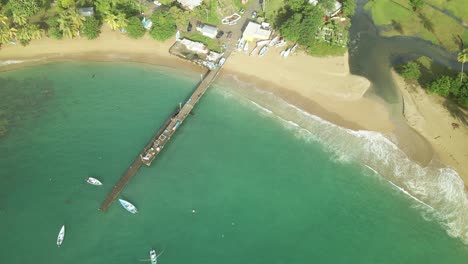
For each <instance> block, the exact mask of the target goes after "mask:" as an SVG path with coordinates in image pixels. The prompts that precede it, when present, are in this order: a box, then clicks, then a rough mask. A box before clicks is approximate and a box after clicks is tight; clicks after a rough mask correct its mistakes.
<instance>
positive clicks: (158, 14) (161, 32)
mask: <svg viewBox="0 0 468 264" xmlns="http://www.w3.org/2000/svg"><path fill="white" fill-rule="evenodd" d="M151 21H152V22H153V26H152V27H151V30H150V36H151V37H152V38H154V39H156V40H160V41H164V40H167V39H169V38H170V37H172V36H174V34H175V33H176V21H175V19H174V18H173V17H172V16H171V14H170V13H169V12H167V11H162V10H156V11H155V12H154V13H153V15H152V16H151Z"/></svg>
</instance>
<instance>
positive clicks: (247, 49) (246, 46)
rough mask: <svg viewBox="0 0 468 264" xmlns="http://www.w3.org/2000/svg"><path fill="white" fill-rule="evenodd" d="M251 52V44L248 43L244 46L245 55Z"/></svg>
mask: <svg viewBox="0 0 468 264" xmlns="http://www.w3.org/2000/svg"><path fill="white" fill-rule="evenodd" d="M248 52H249V43H248V42H245V45H244V53H245V54H247V53H248Z"/></svg>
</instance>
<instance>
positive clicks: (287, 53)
mask: <svg viewBox="0 0 468 264" xmlns="http://www.w3.org/2000/svg"><path fill="white" fill-rule="evenodd" d="M290 52H291V49H287V50H285V51H284V54H283V57H285V58H287V57H288V56H289V53H290Z"/></svg>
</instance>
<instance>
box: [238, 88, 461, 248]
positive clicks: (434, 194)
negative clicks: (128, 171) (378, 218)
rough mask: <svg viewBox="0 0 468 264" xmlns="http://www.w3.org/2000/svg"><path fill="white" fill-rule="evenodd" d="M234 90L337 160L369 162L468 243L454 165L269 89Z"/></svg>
mask: <svg viewBox="0 0 468 264" xmlns="http://www.w3.org/2000/svg"><path fill="white" fill-rule="evenodd" d="M230 92H232V93H235V94H236V95H238V96H236V97H240V98H241V101H242V100H245V99H247V100H250V101H255V104H250V105H253V106H255V108H257V109H260V110H261V111H262V112H265V111H266V112H268V113H271V114H272V115H270V116H271V117H273V118H275V119H277V120H279V121H280V122H281V123H282V124H283V125H284V126H285V128H287V129H292V130H293V133H294V135H296V136H297V137H299V138H300V139H302V140H305V141H306V142H310V141H313V142H320V143H322V144H323V146H324V147H325V149H326V150H328V151H329V152H330V153H332V154H333V156H334V157H335V159H336V161H337V162H344V163H347V162H358V163H361V164H366V166H368V167H370V168H372V170H374V171H375V172H376V173H377V174H378V175H381V176H382V177H384V178H385V179H386V180H388V181H389V182H390V183H391V184H392V185H394V186H395V187H396V188H398V189H399V190H400V191H401V192H402V193H403V194H405V195H407V196H409V197H411V198H412V199H414V200H416V201H417V202H418V203H419V204H421V205H424V208H422V207H421V209H422V210H421V212H422V216H423V217H424V219H427V220H437V221H439V222H440V223H441V224H442V225H443V226H444V227H445V228H446V230H447V233H448V234H449V235H450V236H453V237H457V238H459V239H461V240H462V241H463V242H464V243H467V244H468V196H467V193H466V191H465V188H464V183H463V181H462V180H461V178H460V177H459V175H458V174H457V173H456V172H455V171H454V170H453V169H451V168H440V167H437V166H435V165H433V164H431V165H429V166H427V167H422V166H420V165H419V164H417V163H415V162H413V161H411V160H410V159H409V158H408V156H407V155H406V154H405V153H404V152H403V151H401V150H400V149H399V148H398V146H397V145H396V144H395V143H393V142H392V141H391V140H390V139H389V138H387V137H386V136H384V135H383V134H381V133H377V132H372V131H362V130H361V131H355V130H351V129H346V128H343V127H339V126H337V125H335V124H332V123H330V122H328V121H325V120H323V119H321V118H320V117H318V116H315V115H312V114H309V113H307V112H306V111H304V110H302V109H300V108H298V107H296V106H294V105H292V104H289V103H288V102H286V101H284V100H283V99H281V98H278V97H276V96H275V95H274V94H272V93H270V92H267V91H264V90H259V89H256V88H255V87H252V86H250V87H249V86H246V85H241V86H239V87H236V89H233V90H232V91H230ZM239 95H240V96H239ZM242 98H243V99H242ZM267 110H268V111H267ZM373 168H375V169H373Z"/></svg>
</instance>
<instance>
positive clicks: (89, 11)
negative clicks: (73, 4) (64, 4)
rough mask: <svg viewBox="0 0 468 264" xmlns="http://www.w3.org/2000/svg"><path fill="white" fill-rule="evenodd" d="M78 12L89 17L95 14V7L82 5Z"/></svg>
mask: <svg viewBox="0 0 468 264" xmlns="http://www.w3.org/2000/svg"><path fill="white" fill-rule="evenodd" d="M78 12H80V14H81V15H82V16H85V17H89V16H93V15H94V7H80V8H78Z"/></svg>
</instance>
